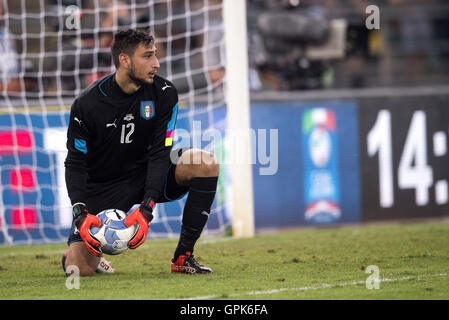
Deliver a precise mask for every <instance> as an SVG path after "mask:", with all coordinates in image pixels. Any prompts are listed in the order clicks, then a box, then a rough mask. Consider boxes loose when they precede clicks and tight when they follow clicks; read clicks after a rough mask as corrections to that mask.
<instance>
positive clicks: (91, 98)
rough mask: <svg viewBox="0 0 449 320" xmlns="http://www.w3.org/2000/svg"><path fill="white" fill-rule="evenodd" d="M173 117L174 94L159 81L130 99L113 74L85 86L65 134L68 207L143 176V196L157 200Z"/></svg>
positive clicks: (167, 162)
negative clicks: (69, 203)
mask: <svg viewBox="0 0 449 320" xmlns="http://www.w3.org/2000/svg"><path fill="white" fill-rule="evenodd" d="M177 113H178V93H177V90H176V88H175V86H174V85H173V84H172V83H171V82H170V81H168V80H165V79H163V78H162V77H159V76H155V77H154V82H153V84H151V85H147V84H146V85H142V86H141V87H140V89H139V90H138V91H137V92H135V93H133V94H126V93H125V92H123V91H122V89H121V88H120V87H119V86H118V84H117V82H116V81H115V73H114V74H111V75H109V76H106V77H104V78H102V79H100V80H98V81H96V82H95V83H93V84H92V85H91V86H89V87H88V88H87V89H86V90H85V91H84V92H83V93H82V94H81V95H80V96H79V97H78V98H77V99H76V100H75V101H74V102H73V105H72V108H71V112H70V122H69V127H68V131H67V149H68V154H67V158H66V160H65V167H66V184H67V189H68V194H69V197H70V200H71V202H72V204H74V203H77V202H83V203H86V199H88V198H93V197H101V196H102V194H105V195H106V194H107V193H108V192H110V191H111V189H113V188H114V186H121V187H122V188H123V187H125V188H126V184H132V183H133V180H135V179H136V178H137V177H142V175H144V176H145V183H144V184H145V185H144V186H142V190H144V194H145V197H146V196H150V197H151V198H153V199H158V198H159V196H160V195H161V193H162V192H163V190H162V189H163V185H164V179H165V176H166V173H167V170H168V167H169V165H170V151H171V149H172V144H173V132H174V129H175V124H176V117H177ZM142 200H143V199H142Z"/></svg>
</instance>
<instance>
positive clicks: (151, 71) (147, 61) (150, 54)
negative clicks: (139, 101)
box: [128, 44, 160, 84]
mask: <svg viewBox="0 0 449 320" xmlns="http://www.w3.org/2000/svg"><path fill="white" fill-rule="evenodd" d="M159 67H160V64H159V60H158V58H157V50H156V46H155V45H152V46H150V47H146V46H144V45H142V44H141V45H139V46H138V47H137V49H136V50H135V51H134V55H133V56H132V58H131V65H130V68H129V69H128V70H129V72H128V76H129V78H130V79H131V80H133V81H134V82H136V83H138V84H140V83H147V84H151V83H153V81H154V76H155V74H156V73H157V70H158V69H159Z"/></svg>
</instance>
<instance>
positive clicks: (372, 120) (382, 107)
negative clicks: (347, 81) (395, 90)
mask: <svg viewBox="0 0 449 320" xmlns="http://www.w3.org/2000/svg"><path fill="white" fill-rule="evenodd" d="M435 100H436V99H432V100H430V99H425V98H421V99H416V98H413V99H411V98H405V99H404V98H401V99H393V100H392V99H389V100H382V99H377V100H370V101H369V102H367V103H366V104H365V105H364V104H363V103H362V104H360V112H359V114H360V118H359V128H360V160H361V161H360V162H361V180H362V181H361V183H362V207H363V220H386V219H400V218H414V217H416V218H418V217H419V218H425V217H430V216H441V215H444V214H447V213H448V209H449V206H448V204H449V194H448V189H449V188H448V183H449V146H448V134H449V110H448V109H447V107H445V106H444V103H443V101H435Z"/></svg>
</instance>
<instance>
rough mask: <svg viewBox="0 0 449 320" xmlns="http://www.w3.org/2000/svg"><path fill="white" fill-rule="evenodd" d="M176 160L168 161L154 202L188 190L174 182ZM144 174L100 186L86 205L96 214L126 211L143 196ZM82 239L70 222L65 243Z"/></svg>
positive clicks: (175, 153) (174, 153) (179, 151)
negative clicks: (110, 210) (167, 166)
mask: <svg viewBox="0 0 449 320" xmlns="http://www.w3.org/2000/svg"><path fill="white" fill-rule="evenodd" d="M185 150H186V149H176V150H173V151H172V156H171V157H170V158H171V159H174V160H175V159H179V157H180V156H181V155H182V153H183V152H184V151H185ZM176 163H177V162H176V161H175V163H173V162H172V161H170V166H169V168H168V170H167V174H166V176H165V183H164V190H163V193H162V195H161V196H160V197H159V199H156V203H164V202H170V201H175V200H177V199H180V198H182V197H183V196H184V195H185V194H186V193H187V192H188V191H189V187H188V186H180V185H178V184H177V183H176V179H175V170H176ZM144 186H145V174H139V175H137V176H133V177H131V178H130V179H127V180H124V181H119V182H117V183H112V184H111V185H108V187H107V190H105V188H101V189H102V192H101V194H93V195H92V196H91V197H90V198H88V199H86V205H87V208H88V209H89V211H90V212H91V213H92V214H98V213H100V212H101V211H103V210H106V209H120V210H122V211H125V212H128V210H129V209H131V208H132V207H133V206H134V205H135V204H138V203H140V202H141V201H142V200H143V197H144V192H145V190H144ZM76 241H82V239H81V237H80V235H79V233H78V230H76V228H75V225H74V224H73V222H72V227H71V229H70V235H69V239H68V240H67V244H68V245H70V244H71V243H72V242H76Z"/></svg>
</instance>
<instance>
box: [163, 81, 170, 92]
mask: <svg viewBox="0 0 449 320" xmlns="http://www.w3.org/2000/svg"><path fill="white" fill-rule="evenodd" d="M168 88H171V86H169V85H168V84H167V82H166V83H165V86H164V87H162V91H165V89H168Z"/></svg>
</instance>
